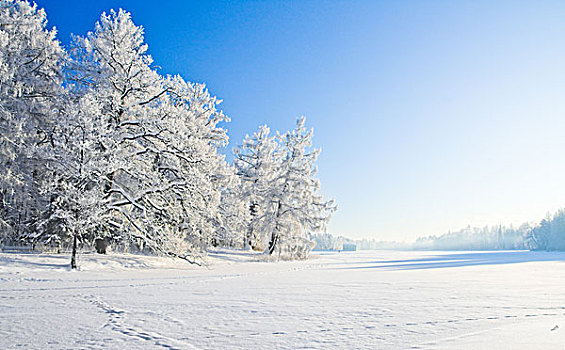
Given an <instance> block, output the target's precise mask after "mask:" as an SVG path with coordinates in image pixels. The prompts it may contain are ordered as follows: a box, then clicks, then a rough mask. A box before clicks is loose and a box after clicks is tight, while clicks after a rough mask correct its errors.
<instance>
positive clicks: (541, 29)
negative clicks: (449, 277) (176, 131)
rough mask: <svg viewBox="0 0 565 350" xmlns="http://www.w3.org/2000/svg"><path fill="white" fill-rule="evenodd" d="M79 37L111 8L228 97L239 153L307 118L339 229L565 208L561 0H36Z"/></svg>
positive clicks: (481, 219) (534, 214)
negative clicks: (252, 140)
mask: <svg viewBox="0 0 565 350" xmlns="http://www.w3.org/2000/svg"><path fill="white" fill-rule="evenodd" d="M37 3H38V5H39V6H40V7H43V8H45V9H46V11H47V16H48V20H49V23H48V26H49V27H51V26H56V27H57V28H58V30H59V38H60V39H61V40H62V41H63V43H68V42H69V38H70V33H75V34H78V35H84V34H85V33H86V32H87V31H89V30H92V29H93V28H94V23H95V22H96V20H97V19H98V18H99V16H100V14H101V13H102V12H103V11H108V10H109V9H110V8H114V9H118V8H124V9H126V10H128V11H130V12H131V13H132V17H133V20H134V22H135V23H136V24H138V25H143V26H144V28H145V33H146V41H147V43H148V45H149V52H150V54H151V55H152V56H153V58H154V61H155V64H156V65H158V66H160V67H161V69H160V71H161V72H162V73H164V74H165V73H171V74H175V73H179V74H181V75H182V76H183V77H184V78H185V79H187V80H190V81H194V82H205V83H206V84H207V86H208V88H209V90H210V91H211V93H212V94H214V95H216V96H218V97H219V98H222V99H223V100H224V102H223V103H222V109H223V110H224V112H225V113H226V114H227V115H228V116H230V117H231V119H232V121H231V122H230V123H228V124H226V126H225V127H226V128H227V129H228V132H229V135H230V146H229V148H230V149H231V148H232V147H233V146H235V145H236V144H237V143H239V142H241V140H242V139H243V137H244V136H245V134H247V133H252V132H254V131H255V130H256V129H257V127H258V126H259V125H261V124H265V123H266V124H268V125H269V126H270V127H271V129H273V130H281V131H285V130H288V129H290V128H292V127H293V126H294V125H295V121H296V118H297V117H299V116H301V115H304V116H306V118H307V124H308V125H309V126H311V127H313V128H314V132H315V138H314V142H315V145H316V146H317V147H320V148H322V154H321V156H320V158H319V161H318V165H319V178H320V179H321V181H322V187H323V193H324V194H325V195H326V197H328V198H330V197H333V198H335V199H336V200H337V202H338V205H339V210H338V212H337V213H336V214H335V216H334V218H333V221H332V222H331V224H330V227H329V231H330V232H331V233H332V234H341V235H346V236H349V237H353V238H360V237H368V238H375V239H377V240H411V239H414V238H416V237H419V236H423V235H430V234H441V233H444V232H447V231H449V230H452V231H453V230H457V229H460V228H463V227H466V226H467V225H471V226H485V225H499V224H502V225H509V224H514V225H517V224H521V223H523V222H526V221H539V220H540V219H542V218H543V217H544V216H545V214H546V213H547V212H553V211H555V210H557V209H558V208H562V207H565V159H564V158H565V20H564V19H565V2H563V1H496V2H493V1H425V0H424V1H307V0H306V1H285V2H282V1H184V0H177V1H160V2H155V1H128V0H122V1H110V0H100V1H65V0H37Z"/></svg>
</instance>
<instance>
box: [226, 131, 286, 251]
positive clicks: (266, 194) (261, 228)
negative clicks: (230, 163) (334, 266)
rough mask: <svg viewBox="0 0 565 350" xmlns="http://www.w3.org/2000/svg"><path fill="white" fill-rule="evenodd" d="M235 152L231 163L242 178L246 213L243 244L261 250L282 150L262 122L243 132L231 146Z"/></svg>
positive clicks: (267, 232) (266, 236)
mask: <svg viewBox="0 0 565 350" xmlns="http://www.w3.org/2000/svg"><path fill="white" fill-rule="evenodd" d="M234 155H235V159H234V166H235V167H236V171H237V174H238V175H239V177H240V178H241V182H242V190H241V196H242V200H243V201H244V203H245V205H246V206H247V208H248V213H249V224H248V227H247V230H246V234H245V236H246V238H245V241H246V243H245V245H249V246H250V247H251V248H253V249H256V250H264V249H266V248H267V241H268V239H269V238H268V234H269V233H270V232H271V231H272V227H271V224H272V220H271V219H270V218H271V216H272V206H273V196H274V189H275V188H276V186H277V179H278V176H279V171H280V164H281V162H282V154H281V152H280V150H279V148H278V144H277V142H276V139H275V136H271V135H270V129H269V128H268V127H267V126H266V125H263V126H261V127H259V130H258V131H257V132H255V133H254V134H253V135H252V136H249V135H246V137H245V140H244V141H243V144H242V145H241V146H239V147H237V148H235V149H234Z"/></svg>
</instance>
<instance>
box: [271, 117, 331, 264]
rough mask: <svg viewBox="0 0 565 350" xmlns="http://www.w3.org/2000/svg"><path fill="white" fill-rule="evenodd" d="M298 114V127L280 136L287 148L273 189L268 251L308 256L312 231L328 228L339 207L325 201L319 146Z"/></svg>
mask: <svg viewBox="0 0 565 350" xmlns="http://www.w3.org/2000/svg"><path fill="white" fill-rule="evenodd" d="M305 122H306V119H305V118H304V117H302V118H299V119H298V121H297V126H296V129H294V130H291V131H289V132H287V133H286V134H284V135H283V136H282V137H280V139H281V142H282V147H283V150H284V158H283V160H282V163H281V166H280V170H279V175H278V178H277V186H275V187H274V189H273V192H272V194H273V195H272V207H271V208H272V209H273V211H272V215H271V221H272V226H273V229H272V231H271V237H270V240H269V246H268V248H267V251H268V253H269V254H273V252H275V249H277V248H278V249H279V251H283V252H285V253H286V254H288V255H290V256H293V257H305V256H306V254H307V253H308V252H309V250H310V249H311V248H312V245H311V242H310V241H309V240H308V237H309V233H311V232H322V231H325V229H326V225H327V223H328V222H329V220H330V218H331V214H332V213H333V212H334V211H335V210H336V206H335V204H334V201H333V200H330V201H324V200H323V198H322V196H321V194H320V193H319V192H320V181H319V180H318V179H316V178H315V177H314V176H315V175H316V171H317V168H316V165H315V163H316V160H317V158H318V155H319V154H320V150H319V149H311V147H312V137H313V135H314V131H313V130H312V129H310V130H306V128H305V126H304V124H305Z"/></svg>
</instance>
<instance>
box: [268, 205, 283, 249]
mask: <svg viewBox="0 0 565 350" xmlns="http://www.w3.org/2000/svg"><path fill="white" fill-rule="evenodd" d="M280 214H281V201H280V200H279V203H278V204H277V214H276V216H275V222H276V224H275V229H274V230H273V232H272V233H271V240H270V241H269V255H273V252H274V251H275V248H276V247H277V243H278V241H279V217H280Z"/></svg>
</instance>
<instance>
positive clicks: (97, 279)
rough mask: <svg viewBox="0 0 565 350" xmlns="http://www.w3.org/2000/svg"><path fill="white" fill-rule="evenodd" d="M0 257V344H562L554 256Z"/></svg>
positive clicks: (559, 262)
mask: <svg viewBox="0 0 565 350" xmlns="http://www.w3.org/2000/svg"><path fill="white" fill-rule="evenodd" d="M68 260H69V259H68V256H67V255H46V254H41V255H35V254H7V253H3V254H1V255H0V348H3V349H15V348H29V349H46V348H92V349H108V348H110V349H125V348H128V349H132V348H134V349H135V348H155V349H159V348H175V349H193V348H194V349H227V348H229V349H250V348H257V349H258V348H263V349H274V348H278V349H338V348H340V349H354V348H361V349H409V348H415V349H487V348H488V349H516V348H520V349H563V346H564V344H565V288H563V281H564V280H565V264H564V261H565V253H557V252H555V253H553V252H551V253H547V252H527V251H517V252H516V251H514V252H441V253H438V252H386V251H371V252H341V253H337V252H331V253H318V254H317V255H314V256H313V257H312V258H311V259H309V260H306V261H295V262H278V263H272V262H264V261H260V257H259V256H258V255H254V254H251V253H243V252H237V251H217V252H212V253H210V256H209V261H210V266H209V267H208V268H199V267H195V266H190V265H188V264H187V263H186V262H184V261H179V260H172V259H168V258H157V257H142V256H135V255H123V254H122V255H112V254H110V255H108V256H102V255H95V254H85V255H82V256H81V259H80V266H81V270H80V271H70V270H69V269H68V267H67V266H68Z"/></svg>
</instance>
